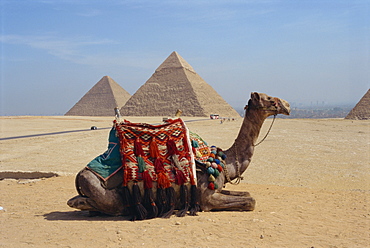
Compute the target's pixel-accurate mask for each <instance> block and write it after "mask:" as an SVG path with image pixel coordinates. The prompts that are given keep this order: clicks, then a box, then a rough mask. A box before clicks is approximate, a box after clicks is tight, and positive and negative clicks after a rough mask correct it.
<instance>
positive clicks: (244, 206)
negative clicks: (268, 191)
mask: <svg viewBox="0 0 370 248" xmlns="http://www.w3.org/2000/svg"><path fill="white" fill-rule="evenodd" d="M207 198H208V199H207V202H203V204H202V206H201V207H202V210H203V211H211V210H230V211H252V210H254V207H255V205H256V200H254V198H252V197H250V196H235V195H225V194H222V193H218V192H215V193H214V194H212V195H210V196H209V197H207Z"/></svg>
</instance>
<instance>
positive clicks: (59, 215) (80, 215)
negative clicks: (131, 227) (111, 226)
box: [42, 211, 132, 221]
mask: <svg viewBox="0 0 370 248" xmlns="http://www.w3.org/2000/svg"><path fill="white" fill-rule="evenodd" d="M42 216H44V217H45V219H46V220H50V221H58V220H66V221H70V220H84V221H130V220H132V217H130V216H111V215H105V214H99V215H97V216H90V215H89V212H88V211H66V212H61V211H54V212H50V213H47V214H44V215H42Z"/></svg>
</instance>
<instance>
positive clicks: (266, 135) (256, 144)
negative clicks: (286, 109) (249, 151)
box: [254, 114, 276, 146]
mask: <svg viewBox="0 0 370 248" xmlns="http://www.w3.org/2000/svg"><path fill="white" fill-rule="evenodd" d="M275 119H276V114H275V115H274V119H273V120H272V122H271V125H270V128H269V130H268V131H267V133H266V135H265V137H263V139H262V140H261V141H260V142H258V143H257V144H256V145H254V146H258V145H259V144H261V143H262V142H263V141H264V140H265V139H266V138H267V135H269V133H270V131H271V128H272V125H273V124H274V122H275Z"/></svg>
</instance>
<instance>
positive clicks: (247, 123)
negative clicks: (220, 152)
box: [225, 109, 266, 179]
mask: <svg viewBox="0 0 370 248" xmlns="http://www.w3.org/2000/svg"><path fill="white" fill-rule="evenodd" d="M265 119H266V116H265V115H264V112H263V111H261V110H257V109H248V110H247V111H246V113H245V117H244V120H243V123H242V126H241V128H240V131H239V134H238V136H237V138H236V139H235V142H234V144H233V145H232V146H231V147H230V149H228V150H227V151H225V153H226V155H227V156H228V159H227V161H226V164H227V166H228V171H229V175H230V178H231V179H234V178H237V177H238V175H241V174H242V173H243V172H244V171H245V170H246V169H247V167H248V165H249V163H250V161H251V158H252V156H253V153H254V144H255V143H256V141H257V138H258V135H259V133H260V130H261V127H262V124H263V122H264V120H265ZM237 161H238V163H237ZM238 167H239V168H238ZM238 171H239V172H238Z"/></svg>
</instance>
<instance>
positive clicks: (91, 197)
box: [68, 169, 124, 215]
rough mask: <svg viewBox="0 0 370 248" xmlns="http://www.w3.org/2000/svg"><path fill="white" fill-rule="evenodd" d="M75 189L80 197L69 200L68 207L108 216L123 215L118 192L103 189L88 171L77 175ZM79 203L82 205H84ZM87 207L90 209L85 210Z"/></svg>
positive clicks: (98, 180)
mask: <svg viewBox="0 0 370 248" xmlns="http://www.w3.org/2000/svg"><path fill="white" fill-rule="evenodd" d="M76 188H77V191H78V193H79V195H80V197H77V198H75V199H74V198H72V199H70V200H69V201H68V205H69V206H72V207H75V208H78V207H76V206H85V209H82V208H81V207H80V208H78V209H81V210H89V211H100V212H103V213H106V214H110V215H120V214H122V213H123V211H124V207H123V202H122V199H121V196H120V195H119V193H118V190H117V189H106V188H105V187H103V186H102V182H101V180H100V179H99V178H98V177H97V176H96V175H95V174H94V173H93V172H91V171H90V170H88V169H84V170H82V171H81V172H79V173H78V174H77V176H76ZM73 199H74V200H73ZM76 201H79V202H76ZM77 203H78V204H77ZM79 203H84V205H81V204H79ZM87 206H90V207H91V209H86V208H88V207H87Z"/></svg>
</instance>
